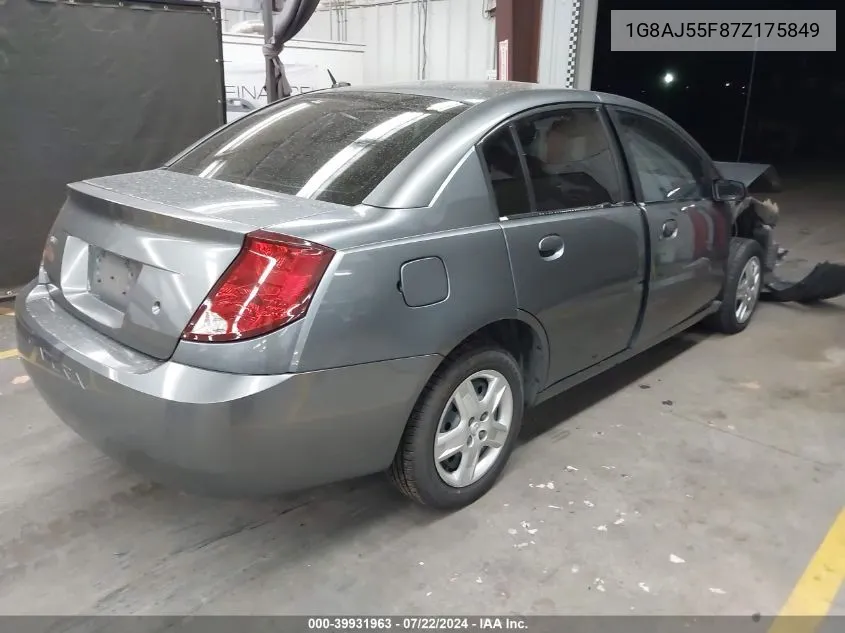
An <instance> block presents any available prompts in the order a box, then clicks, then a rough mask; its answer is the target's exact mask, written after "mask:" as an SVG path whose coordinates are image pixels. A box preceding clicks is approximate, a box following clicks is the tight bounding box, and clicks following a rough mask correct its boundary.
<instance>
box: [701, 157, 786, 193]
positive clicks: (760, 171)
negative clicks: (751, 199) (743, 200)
mask: <svg viewBox="0 0 845 633" xmlns="http://www.w3.org/2000/svg"><path fill="white" fill-rule="evenodd" d="M716 169H718V170H719V173H720V174H721V176H722V178H725V179H726V180H738V181H739V182H741V183H743V184H744V185H745V188H746V189H748V193H778V192H780V191H781V190H782V189H783V185H782V184H781V180H780V176H779V175H778V173H777V172H776V171H775V168H774V167H772V166H771V165H766V164H764V163H719V162H717V163H716Z"/></svg>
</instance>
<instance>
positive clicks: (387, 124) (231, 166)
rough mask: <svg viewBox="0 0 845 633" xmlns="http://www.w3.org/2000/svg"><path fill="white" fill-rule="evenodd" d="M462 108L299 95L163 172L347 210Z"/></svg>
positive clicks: (386, 96) (380, 97) (426, 101)
mask: <svg viewBox="0 0 845 633" xmlns="http://www.w3.org/2000/svg"><path fill="white" fill-rule="evenodd" d="M466 108H467V106H466V105H465V104H463V103H459V102H455V101H445V100H443V99H434V98H430V97H420V96H415V95H401V94H390V93H366V92H344V93H336V94H331V93H329V94H325V93H324V94H320V95H317V94H314V95H312V96H308V95H302V96H298V97H294V98H291V99H287V100H285V101H284V102H282V103H280V104H278V105H275V106H271V107H267V108H263V109H261V110H259V111H258V112H256V113H254V114H251V115H249V116H247V117H244V118H243V119H240V120H238V121H235V122H234V123H232V124H231V125H229V126H226V127H225V128H223V129H222V130H221V131H220V132H219V133H217V134H215V135H213V136H212V137H211V138H209V139H208V140H206V141H204V142H203V143H201V144H200V145H198V146H197V147H196V148H194V149H192V150H191V151H190V152H188V153H187V154H186V155H185V156H183V157H182V158H180V159H179V160H178V161H176V162H175V163H173V164H172V165H171V166H170V167H169V169H171V170H173V171H177V172H181V173H185V174H192V175H194V176H199V177H201V178H213V179H215V180H225V181H228V182H233V183H237V184H242V185H249V186H252V187H258V188H260V189H269V190H271V191H278V192H281V193H288V194H293V195H296V196H300V197H303V198H311V199H315V200H325V201H327V202H336V203H338V204H345V205H350V206H354V205H356V204H360V203H361V202H362V201H363V200H364V198H366V197H367V196H368V195H369V194H370V192H371V191H372V190H373V189H375V187H376V186H377V185H378V184H379V183H380V182H381V181H382V180H384V178H385V177H386V176H387V175H388V174H389V173H390V172H391V171H392V170H393V169H394V168H395V167H396V166H397V165H398V164H399V163H400V162H402V160H404V159H405V157H406V156H408V154H410V153H411V151H412V150H413V149H414V148H415V147H417V146H418V145H419V144H420V143H421V142H422V141H423V140H425V139H426V138H427V137H428V136H429V135H431V134H432V132H434V131H435V130H436V129H437V128H439V127H440V126H441V125H443V124H444V123H446V122H447V121H449V120H450V119H452V118H454V117H455V116H456V115H457V114H459V113H460V112H462V111H463V110H465V109H466Z"/></svg>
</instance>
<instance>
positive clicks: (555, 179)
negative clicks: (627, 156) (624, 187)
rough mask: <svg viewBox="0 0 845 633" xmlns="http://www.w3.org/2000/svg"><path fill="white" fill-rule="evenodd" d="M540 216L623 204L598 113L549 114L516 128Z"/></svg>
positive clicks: (590, 110)
mask: <svg viewBox="0 0 845 633" xmlns="http://www.w3.org/2000/svg"><path fill="white" fill-rule="evenodd" d="M516 131H517V136H519V139H520V142H521V143H522V150H523V152H524V153H525V161H526V166H527V167H528V174H529V176H530V179H531V184H532V186H533V188H534V196H535V198H536V201H537V211H557V210H561V209H577V208H580V207H591V206H598V205H602V204H609V203H614V202H619V201H620V199H621V184H620V180H619V171H618V170H617V167H616V162H615V161H614V159H613V153H612V150H611V147H610V141H609V139H608V136H607V133H606V132H605V128H604V125H603V124H602V121H601V119H600V118H599V114H598V111H597V110H596V109H594V108H567V109H565V110H559V111H557V112H551V113H549V112H546V113H543V114H538V115H535V116H532V117H530V118H526V119H523V120H521V121H518V122H517V123H516Z"/></svg>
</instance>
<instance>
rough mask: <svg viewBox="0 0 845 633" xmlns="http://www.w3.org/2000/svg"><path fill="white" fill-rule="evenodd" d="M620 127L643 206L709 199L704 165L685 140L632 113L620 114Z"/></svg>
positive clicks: (655, 122)
mask: <svg viewBox="0 0 845 633" xmlns="http://www.w3.org/2000/svg"><path fill="white" fill-rule="evenodd" d="M619 124H620V127H621V129H620V133H621V136H622V141H623V142H624V143H625V144H626V146H627V149H628V152H629V155H630V157H631V160H632V161H633V163H634V164H633V167H634V169H635V170H636V172H637V175H638V176H639V180H640V185H641V187H642V190H643V198H644V202H664V201H672V200H684V199H690V198H702V197H706V196H707V195H709V193H708V192H709V190H710V178H708V176H707V173H706V171H705V165H704V162H703V161H702V160H701V158H700V157H699V156H698V154H696V153H695V151H693V149H692V148H691V147H690V146H689V145H688V144H687V143H686V141H684V139H682V138H681V137H680V136H678V135H677V134H676V133H675V132H673V131H672V130H670V129H669V128H668V127H666V126H665V125H663V124H662V123H659V122H657V121H655V120H653V119H650V118H648V117H644V116H640V115H637V114H632V113H630V112H619Z"/></svg>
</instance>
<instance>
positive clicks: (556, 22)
mask: <svg viewBox="0 0 845 633" xmlns="http://www.w3.org/2000/svg"><path fill="white" fill-rule="evenodd" d="M597 10H598V0H543V13H542V17H541V23H540V59H539V62H540V63H539V68H538V71H537V80H538V82H539V83H542V84H551V85H556V86H564V87H566V88H579V89H581V90H589V89H590V81H591V78H592V66H593V42H594V39H595V32H596V12H597Z"/></svg>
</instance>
